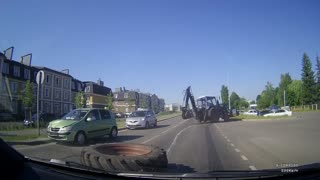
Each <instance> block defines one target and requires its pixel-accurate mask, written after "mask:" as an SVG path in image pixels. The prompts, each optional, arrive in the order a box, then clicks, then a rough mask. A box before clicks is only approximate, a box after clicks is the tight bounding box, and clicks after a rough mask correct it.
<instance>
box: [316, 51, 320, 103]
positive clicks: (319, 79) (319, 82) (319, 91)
mask: <svg viewBox="0 0 320 180" xmlns="http://www.w3.org/2000/svg"><path fill="white" fill-rule="evenodd" d="M316 72H317V73H316V82H317V87H316V91H317V92H316V96H317V102H319V101H320V58H319V56H317V63H316Z"/></svg>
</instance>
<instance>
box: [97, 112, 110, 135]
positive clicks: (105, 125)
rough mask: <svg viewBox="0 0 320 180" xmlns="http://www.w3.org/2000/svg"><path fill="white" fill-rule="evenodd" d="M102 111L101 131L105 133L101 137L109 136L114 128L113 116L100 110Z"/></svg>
mask: <svg viewBox="0 0 320 180" xmlns="http://www.w3.org/2000/svg"><path fill="white" fill-rule="evenodd" d="M99 111H100V115H101V124H100V125H101V129H102V130H103V131H101V132H102V133H101V135H109V134H110V131H111V128H112V126H113V122H112V116H111V113H110V112H109V111H108V110H103V109H101V110H99Z"/></svg>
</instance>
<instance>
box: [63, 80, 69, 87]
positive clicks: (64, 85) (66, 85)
mask: <svg viewBox="0 0 320 180" xmlns="http://www.w3.org/2000/svg"><path fill="white" fill-rule="evenodd" d="M63 87H65V88H68V87H69V81H68V79H64V82H63Z"/></svg>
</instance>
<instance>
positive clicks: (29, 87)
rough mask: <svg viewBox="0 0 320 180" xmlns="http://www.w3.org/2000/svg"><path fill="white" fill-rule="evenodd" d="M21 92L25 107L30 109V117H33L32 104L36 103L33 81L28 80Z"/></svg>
mask: <svg viewBox="0 0 320 180" xmlns="http://www.w3.org/2000/svg"><path fill="white" fill-rule="evenodd" d="M21 94H22V97H21V99H22V103H23V105H24V107H25V108H26V109H28V111H29V119H31V113H32V112H31V111H32V105H33V104H34V103H35V97H34V95H33V83H32V82H30V81H29V80H28V81H27V83H26V87H25V89H24V90H23V92H22V93H21Z"/></svg>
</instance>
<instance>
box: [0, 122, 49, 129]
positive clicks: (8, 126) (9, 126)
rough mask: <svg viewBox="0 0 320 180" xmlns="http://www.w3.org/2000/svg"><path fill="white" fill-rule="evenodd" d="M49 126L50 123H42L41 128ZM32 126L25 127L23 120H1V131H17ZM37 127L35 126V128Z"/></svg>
mask: <svg viewBox="0 0 320 180" xmlns="http://www.w3.org/2000/svg"><path fill="white" fill-rule="evenodd" d="M47 126H48V123H43V122H41V123H40V127H41V128H45V127H47ZM30 128H32V127H25V126H24V125H23V123H22V122H0V131H17V130H25V129H30ZM34 129H35V128H34Z"/></svg>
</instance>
